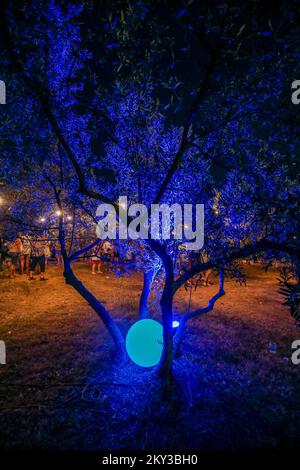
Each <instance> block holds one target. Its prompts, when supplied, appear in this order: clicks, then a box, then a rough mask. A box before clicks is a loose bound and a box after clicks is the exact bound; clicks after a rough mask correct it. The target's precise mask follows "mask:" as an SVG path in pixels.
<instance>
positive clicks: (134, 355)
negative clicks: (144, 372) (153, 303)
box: [126, 319, 163, 367]
mask: <svg viewBox="0 0 300 470" xmlns="http://www.w3.org/2000/svg"><path fill="white" fill-rule="evenodd" d="M126 349H127V353H128V356H129V357H130V359H131V360H132V361H133V362H134V363H135V364H137V365H138V366H141V367H153V366H156V365H157V364H158V363H159V361H160V358H161V354H162V349H163V328H162V325H161V324H160V323H158V322H157V321H155V320H151V319H146V320H139V321H137V322H136V323H135V324H134V325H132V327H131V328H130V330H129V331H128V333H127V336H126Z"/></svg>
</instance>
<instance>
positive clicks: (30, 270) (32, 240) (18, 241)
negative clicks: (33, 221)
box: [0, 234, 62, 281]
mask: <svg viewBox="0 0 300 470" xmlns="http://www.w3.org/2000/svg"><path fill="white" fill-rule="evenodd" d="M53 250H55V253H56V258H57V263H58V264H60V263H61V262H62V260H61V254H60V250H58V249H57V248H56V247H55V246H53V245H51V244H50V243H49V242H48V241H47V240H45V239H41V238H37V237H32V236H29V235H21V234H18V235H17V236H16V237H15V239H14V240H13V241H11V242H9V241H6V240H4V239H3V238H1V239H0V269H1V270H2V269H3V266H4V264H5V263H7V264H8V265H9V272H10V278H11V279H13V278H15V277H16V274H17V273H19V274H27V275H28V278H29V280H34V279H35V274H39V276H40V280H41V281H46V280H47V278H46V277H45V271H46V265H47V260H48V259H49V258H50V257H51V255H52V253H53Z"/></svg>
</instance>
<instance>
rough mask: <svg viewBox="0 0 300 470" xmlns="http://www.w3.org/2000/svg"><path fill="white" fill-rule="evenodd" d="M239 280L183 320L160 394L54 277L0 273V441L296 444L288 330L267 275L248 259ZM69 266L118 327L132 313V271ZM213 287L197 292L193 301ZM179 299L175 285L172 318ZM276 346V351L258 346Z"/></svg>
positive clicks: (62, 445) (111, 445)
mask: <svg viewBox="0 0 300 470" xmlns="http://www.w3.org/2000/svg"><path fill="white" fill-rule="evenodd" d="M247 269H248V271H249V272H248V277H249V279H248V282H247V285H246V286H239V285H237V284H236V283H235V282H234V281H230V280H229V281H227V282H226V291H227V293H226V296H225V297H223V298H221V299H220V300H219V301H218V303H217V304H216V306H215V310H214V311H213V312H212V313H210V314H208V315H207V316H206V317H202V318H201V319H200V318H199V319H194V320H193V321H191V322H190V324H189V326H188V329H187V332H186V336H185V339H184V341H183V344H182V347H181V355H180V357H179V359H177V360H176V361H175V365H174V369H175V377H176V388H175V391H174V393H173V394H172V396H170V397H169V399H168V400H163V399H162V397H161V393H160V384H159V382H158V380H157V378H156V376H155V375H154V372H153V370H147V369H142V368H139V367H138V366H135V365H134V364H131V363H130V364H128V366H126V367H119V366H118V365H117V364H115V363H114V361H113V345H112V342H111V340H110V338H109V337H108V335H107V333H106V331H105V329H104V328H103V325H102V324H101V322H100V320H99V319H98V317H97V316H96V314H95V313H94V312H93V311H92V309H91V308H90V307H89V306H88V305H86V303H85V302H84V301H83V300H82V299H81V298H80V296H79V295H78V294H77V293H76V292H75V291H74V290H73V289H72V288H71V287H69V286H66V285H65V283H64V280H63V277H62V270H61V268H59V267H50V268H49V270H48V277H49V280H48V282H44V283H42V282H39V281H35V282H29V281H27V278H26V276H18V277H17V278H16V279H15V280H9V279H6V277H5V276H6V274H2V275H0V339H1V340H4V341H5V342H6V348H7V365H0V448H2V449H12V448H13V449H16V448H20V449H24V448H26V449H28V448H30V449H37V448H39V449H125V448H127V449H128V448H129V449H146V450H150V449H158V448H159V449H165V450H171V449H174V450H186V449H198V450H201V449H206V450H211V449H259V448H266V447H267V448H274V447H295V446H296V445H297V444H298V445H299V443H300V428H299V422H300V421H299V419H300V395H299V390H300V366H295V365H293V364H292V362H291V343H292V341H294V340H295V339H299V338H300V331H299V330H297V329H296V328H295V326H294V323H293V320H292V319H291V317H290V316H289V312H288V310H287V309H286V308H285V307H284V306H283V305H282V299H281V297H280V296H279V294H278V286H277V281H276V273H275V272H272V271H270V272H268V273H265V272H264V271H263V270H262V269H261V268H260V267H258V266H254V267H252V266H251V267H248V268H247ZM76 271H77V273H78V275H79V276H80V277H81V279H83V280H84V282H85V283H86V285H88V286H89V287H90V289H91V290H92V291H93V293H95V294H97V295H98V297H99V298H100V299H102V300H103V301H104V303H105V305H106V307H107V308H108V309H109V311H110V312H111V313H112V315H113V317H114V318H115V319H116V320H117V321H118V323H119V325H120V327H121V329H122V331H123V332H124V334H126V331H127V330H128V328H129V326H130V325H131V324H132V323H133V322H134V321H135V319H136V315H137V314H136V312H137V305H138V300H139V294H140V290H141V276H140V275H138V274H136V275H134V276H132V277H129V278H125V279H124V278H123V279H120V278H115V276H114V275H113V274H111V275H110V278H109V279H107V278H106V277H105V276H104V275H99V276H98V275H97V276H91V274H90V272H89V267H88V266H87V265H83V264H81V265H78V266H77V267H76ZM216 289H217V286H216V285H213V286H211V287H209V288H201V289H198V290H197V291H196V292H194V293H193V295H192V307H193V306H194V307H196V306H201V305H205V303H206V301H207V299H208V298H209V296H210V295H212V293H213V292H214V291H215V290H216ZM187 305H188V294H187V293H186V292H185V291H184V290H182V291H180V293H179V294H178V295H177V297H176V301H175V316H176V317H179V316H180V312H182V311H183V310H185V309H186V308H187ZM270 343H276V345H277V350H276V352H271V351H270V349H269V344H270Z"/></svg>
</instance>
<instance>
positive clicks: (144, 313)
mask: <svg viewBox="0 0 300 470" xmlns="http://www.w3.org/2000/svg"><path fill="white" fill-rule="evenodd" d="M152 281H153V269H151V270H149V271H144V283H143V290H142V293H141V297H140V304H139V317H140V319H143V318H148V317H149V306H148V301H149V296H150V293H151V286H152Z"/></svg>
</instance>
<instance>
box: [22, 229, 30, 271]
mask: <svg viewBox="0 0 300 470" xmlns="http://www.w3.org/2000/svg"><path fill="white" fill-rule="evenodd" d="M21 240H22V244H23V253H22V255H21V258H20V271H21V274H24V273H26V274H27V275H29V261H30V252H31V244H30V237H29V235H23V236H22V237H21Z"/></svg>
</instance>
